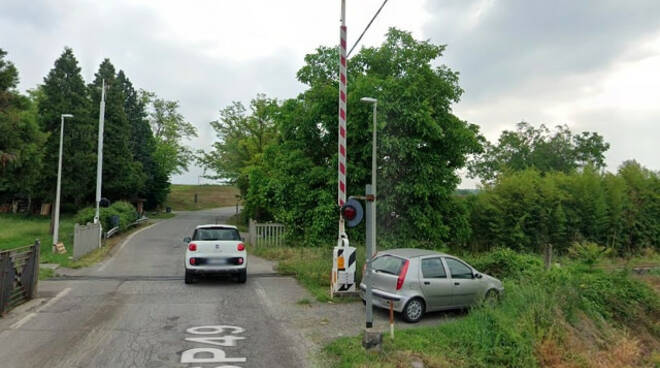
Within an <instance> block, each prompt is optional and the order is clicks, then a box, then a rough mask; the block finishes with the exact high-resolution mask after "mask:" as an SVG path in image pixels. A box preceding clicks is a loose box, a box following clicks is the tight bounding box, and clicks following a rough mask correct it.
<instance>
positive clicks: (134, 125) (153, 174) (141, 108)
mask: <svg viewBox="0 0 660 368" xmlns="http://www.w3.org/2000/svg"><path fill="white" fill-rule="evenodd" d="M117 82H118V83H119V84H120V85H121V89H122V92H123V95H124V112H125V113H126V118H127V119H128V124H129V126H130V139H131V140H130V148H131V152H132V153H133V159H134V160H135V161H137V162H139V163H140V164H141V165H142V174H143V175H144V185H143V186H142V189H141V190H140V191H139V192H138V196H139V197H141V198H145V199H146V200H147V201H146V207H147V208H154V207H156V206H158V205H160V204H162V203H163V202H164V201H165V199H166V198H167V194H168V193H169V186H170V184H169V182H168V179H169V178H168V176H167V174H166V173H165V172H164V170H163V169H162V168H161V166H159V165H157V164H156V161H155V159H154V156H155V154H156V139H155V138H154V135H153V132H152V131H151V126H150V125H149V120H148V113H147V110H146V104H147V102H148V101H147V100H145V99H144V98H142V97H143V96H142V94H140V92H138V91H136V90H135V88H133V84H132V83H131V81H130V80H129V79H128V77H127V76H126V74H125V73H124V72H123V71H122V70H120V71H119V73H117Z"/></svg>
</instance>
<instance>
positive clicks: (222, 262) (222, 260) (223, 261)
mask: <svg viewBox="0 0 660 368" xmlns="http://www.w3.org/2000/svg"><path fill="white" fill-rule="evenodd" d="M227 263H228V262H227V259H225V258H210V259H208V260H206V264H210V265H226V264H227Z"/></svg>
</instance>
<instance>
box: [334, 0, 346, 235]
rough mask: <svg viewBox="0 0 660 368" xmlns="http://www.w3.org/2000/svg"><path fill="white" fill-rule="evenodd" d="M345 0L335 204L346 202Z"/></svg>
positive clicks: (342, 229)
mask: <svg viewBox="0 0 660 368" xmlns="http://www.w3.org/2000/svg"><path fill="white" fill-rule="evenodd" d="M346 62H347V61H346V0H341V25H340V27H339V132H338V133H339V134H338V138H339V139H338V140H339V147H338V149H339V165H338V191H337V204H339V207H341V206H343V205H344V203H345V202H346V98H347V95H346V85H347V83H348V81H347V78H346ZM343 236H345V227H344V219H343V218H342V217H341V215H340V216H339V238H340V239H339V241H340V242H341V238H342V237H343Z"/></svg>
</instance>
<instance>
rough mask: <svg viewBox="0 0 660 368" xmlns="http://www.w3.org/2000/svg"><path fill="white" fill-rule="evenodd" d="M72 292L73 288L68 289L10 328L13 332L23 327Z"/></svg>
mask: <svg viewBox="0 0 660 368" xmlns="http://www.w3.org/2000/svg"><path fill="white" fill-rule="evenodd" d="M70 292H71V288H66V289H64V290H62V291H60V292H59V293H58V294H57V295H55V296H54V297H53V299H51V300H49V301H48V302H47V303H46V304H44V305H42V306H41V307H39V308H37V310H36V311H34V312H32V313H30V314H28V315H27V316H25V317H23V318H21V319H20V320H18V321H17V322H16V323H14V324H13V325H11V326H9V328H10V329H12V330H15V329H17V328H19V327H21V326H23V325H24V324H26V323H27V322H28V321H29V320H31V319H32V318H34V316H36V315H37V313H39V312H41V311H42V310H44V309H46V308H48V307H50V306H51V305H53V304H55V303H57V301H58V300H60V299H62V298H64V297H65V296H66V294H68V293H70Z"/></svg>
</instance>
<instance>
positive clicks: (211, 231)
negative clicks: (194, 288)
mask: <svg viewBox="0 0 660 368" xmlns="http://www.w3.org/2000/svg"><path fill="white" fill-rule="evenodd" d="M183 241H184V242H185V243H187V246H186V258H185V262H186V263H185V267H186V278H185V282H186V284H191V283H193V282H194V281H195V276H196V275H202V274H233V275H235V276H236V278H237V280H238V282H240V283H244V282H245V281H246V280H247V251H246V250H245V244H244V243H243V242H242V241H241V235H240V234H239V232H238V229H236V226H231V225H200V226H197V227H196V228H195V231H194V232H193V235H192V238H190V237H186V238H185V239H184V240H183Z"/></svg>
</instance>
